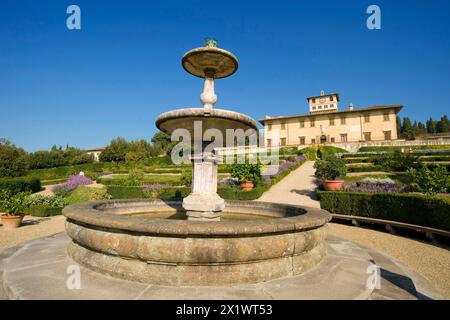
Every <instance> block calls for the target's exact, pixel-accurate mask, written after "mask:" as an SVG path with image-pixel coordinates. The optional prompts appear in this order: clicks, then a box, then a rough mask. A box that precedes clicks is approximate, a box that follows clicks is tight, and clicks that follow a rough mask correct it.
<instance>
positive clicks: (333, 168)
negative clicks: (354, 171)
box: [314, 156, 347, 180]
mask: <svg viewBox="0 0 450 320" xmlns="http://www.w3.org/2000/svg"><path fill="white" fill-rule="evenodd" d="M314 168H315V169H316V172H315V176H316V177H317V178H319V179H323V180H334V179H336V178H343V177H345V175H346V174H347V167H346V166H345V160H344V159H341V158H337V157H336V156H329V157H328V158H327V159H326V160H316V162H315V163H314Z"/></svg>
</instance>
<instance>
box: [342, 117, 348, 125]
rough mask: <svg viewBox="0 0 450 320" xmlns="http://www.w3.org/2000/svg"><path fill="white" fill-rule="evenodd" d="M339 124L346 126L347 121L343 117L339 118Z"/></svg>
mask: <svg viewBox="0 0 450 320" xmlns="http://www.w3.org/2000/svg"><path fill="white" fill-rule="evenodd" d="M341 124H342V125H344V124H347V119H346V118H345V117H341Z"/></svg>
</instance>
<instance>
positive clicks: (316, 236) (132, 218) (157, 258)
mask: <svg viewBox="0 0 450 320" xmlns="http://www.w3.org/2000/svg"><path fill="white" fill-rule="evenodd" d="M216 44H217V43H216V42H215V41H208V42H207V43H206V45H205V46H204V47H201V48H197V49H193V50H191V51H189V52H187V53H186V54H185V55H184V56H183V59H182V65H183V67H184V69H185V70H186V71H187V72H189V73H191V74H193V75H195V76H197V77H200V78H203V79H204V89H203V93H202V94H201V95H200V100H201V102H202V104H203V107H201V108H185V109H178V110H173V111H169V112H166V113H163V114H161V115H160V116H159V117H158V118H157V120H156V126H157V127H158V128H159V129H160V130H162V131H163V132H166V133H168V134H171V133H173V132H174V131H175V130H177V129H180V128H182V129H185V130H187V131H188V132H189V134H190V136H191V138H192V137H196V138H195V139H194V138H192V141H191V142H192V143H193V144H198V145H199V147H198V148H197V149H196V150H197V152H194V154H193V156H192V157H191V161H192V166H193V170H192V177H193V182H192V192H191V194H190V195H189V196H188V197H186V198H184V199H183V201H160V200H156V201H155V200H145V199H144V200H107V201H96V202H88V203H81V204H75V205H72V206H69V207H66V208H65V209H64V211H63V213H64V215H65V216H66V217H67V222H66V231H67V234H68V235H69V237H70V238H72V242H71V243H70V245H69V248H68V253H69V256H70V257H71V258H72V259H73V260H75V261H76V262H78V263H80V264H81V265H83V266H85V267H87V268H89V269H91V270H95V271H99V272H101V273H103V274H105V273H106V274H109V275H112V276H114V277H119V278H124V279H127V280H133V281H139V282H145V283H151V284H157V285H165V286H231V285H236V284H248V283H258V282H263V281H268V280H272V279H276V278H281V277H286V276H294V275H299V274H302V273H304V272H306V271H307V270H310V269H311V268H313V267H314V266H316V265H317V264H318V263H319V262H320V261H321V260H322V258H323V257H324V256H325V253H326V249H325V245H324V239H325V235H326V232H325V230H326V224H327V222H328V221H329V220H330V214H329V213H328V212H326V211H324V210H320V209H314V208H307V207H300V206H291V205H283V204H274V203H264V202H256V201H225V200H224V199H222V198H221V197H220V196H219V195H218V194H217V163H218V161H219V160H220V159H219V157H218V156H217V155H216V154H215V152H214V151H213V150H212V151H207V148H206V145H207V144H208V143H209V142H210V141H211V139H209V138H207V137H208V135H206V138H205V132H207V130H208V129H211V128H214V129H216V132H217V130H218V131H219V132H220V133H222V134H223V135H225V134H226V131H227V129H243V130H248V129H253V130H257V124H256V122H255V121H254V120H253V119H251V118H250V117H248V116H246V115H244V114H241V113H237V112H233V111H229V110H222V109H216V108H214V104H215V103H216V101H217V96H216V94H215V93H214V81H215V80H216V79H219V78H225V77H228V76H230V75H232V74H233V73H235V72H236V70H237V68H238V60H237V58H236V57H235V56H234V55H233V54H232V53H230V52H228V51H226V50H223V49H219V48H217V46H216ZM199 134H200V135H199ZM197 136H199V137H197ZM186 217H187V219H186ZM221 218H222V219H221ZM221 220H223V221H221Z"/></svg>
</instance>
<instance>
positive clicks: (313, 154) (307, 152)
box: [298, 147, 319, 160]
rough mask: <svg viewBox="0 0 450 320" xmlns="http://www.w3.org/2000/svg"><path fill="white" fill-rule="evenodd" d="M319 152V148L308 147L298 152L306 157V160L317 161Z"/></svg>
mask: <svg viewBox="0 0 450 320" xmlns="http://www.w3.org/2000/svg"><path fill="white" fill-rule="evenodd" d="M318 150H319V148H317V147H306V148H303V149H300V150H299V151H298V152H299V153H300V154H301V155H304V156H305V157H306V159H308V160H316V159H317V151H318Z"/></svg>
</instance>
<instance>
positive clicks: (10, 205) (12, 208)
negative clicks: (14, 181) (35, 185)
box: [0, 190, 29, 216]
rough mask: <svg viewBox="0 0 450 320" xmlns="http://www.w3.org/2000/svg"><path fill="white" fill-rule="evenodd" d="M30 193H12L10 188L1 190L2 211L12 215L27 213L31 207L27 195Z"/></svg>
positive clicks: (0, 210) (0, 206)
mask: <svg viewBox="0 0 450 320" xmlns="http://www.w3.org/2000/svg"><path fill="white" fill-rule="evenodd" d="M28 196H29V193H26V192H19V193H16V194H12V193H11V192H10V191H8V190H0V212H5V213H7V214H9V215H12V216H19V215H22V214H25V210H26V209H27V208H28V207H29V205H28V203H27V201H26V200H27V197H28Z"/></svg>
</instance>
